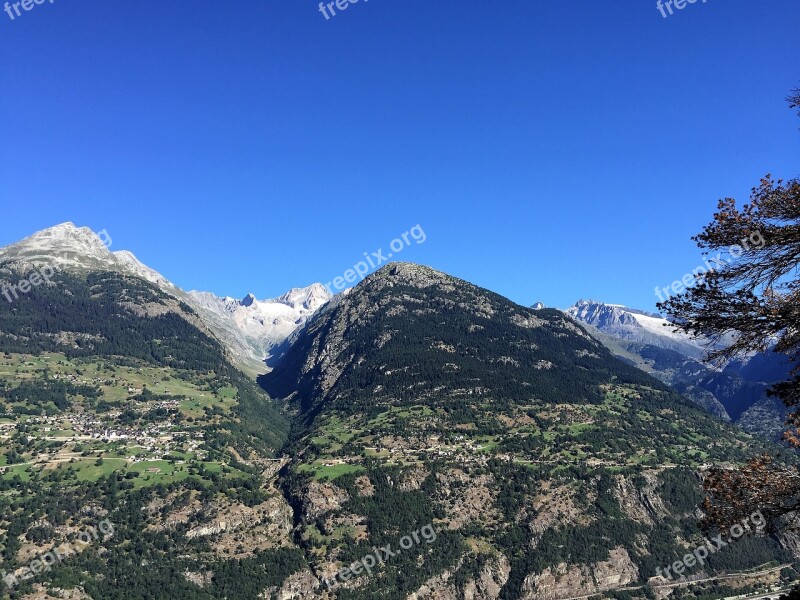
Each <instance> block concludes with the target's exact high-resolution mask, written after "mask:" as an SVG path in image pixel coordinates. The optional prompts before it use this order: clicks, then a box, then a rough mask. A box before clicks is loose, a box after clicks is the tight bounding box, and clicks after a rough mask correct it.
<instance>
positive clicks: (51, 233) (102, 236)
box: [0, 222, 332, 373]
mask: <svg viewBox="0 0 800 600" xmlns="http://www.w3.org/2000/svg"><path fill="white" fill-rule="evenodd" d="M111 244H112V240H111V237H110V236H109V235H108V234H107V233H106V232H105V231H101V232H100V233H99V234H97V233H95V232H93V231H92V230H91V229H89V228H88V227H76V226H75V225H74V224H73V223H71V222H67V223H62V224H61V225H56V226H55V227H50V228H49V229H45V230H42V231H39V232H37V233H34V234H33V235H31V236H29V237H27V238H25V239H23V240H21V241H19V242H16V243H14V244H11V245H9V246H6V247H4V248H0V263H12V264H14V263H16V264H29V265H34V266H37V267H38V266H42V265H51V266H53V267H55V268H56V269H65V270H68V271H79V272H85V271H94V270H104V271H114V272H117V273H123V274H125V275H131V276H134V277H139V278H141V279H144V280H146V281H149V282H150V283H153V284H155V285H156V286H158V287H159V288H160V289H161V290H162V291H164V292H165V293H167V294H170V295H171V296H174V297H176V298H177V299H179V300H181V301H184V302H186V303H187V304H188V305H189V306H191V307H192V308H193V309H194V310H195V311H196V312H197V314H198V315H199V317H200V319H202V321H203V322H204V323H205V325H206V327H207V328H208V330H209V331H210V332H211V333H213V334H214V335H215V336H216V337H217V338H218V339H219V340H220V341H221V342H222V343H223V345H225V347H226V348H227V349H228V351H229V352H230V353H231V354H232V356H233V358H234V359H235V360H237V362H238V363H239V365H240V366H241V367H242V368H244V369H245V370H247V371H249V372H251V373H256V372H263V371H264V370H266V368H267V367H266V365H265V362H266V361H267V360H268V359H270V358H271V357H273V352H272V350H273V349H274V348H276V347H277V346H280V345H283V344H284V343H285V342H286V340H287V339H288V338H289V336H291V335H292V334H293V333H294V332H295V331H296V330H297V329H298V328H300V327H302V326H303V324H304V323H305V322H306V321H307V320H308V319H309V318H310V317H311V316H312V315H313V314H314V313H315V312H316V311H317V310H318V309H319V308H320V307H321V306H323V305H325V304H326V303H327V302H328V301H329V300H330V299H331V298H332V295H331V294H330V293H329V292H328V291H327V290H326V289H325V287H323V286H322V285H321V284H318V283H317V284H314V285H311V286H308V287H305V288H295V289H292V290H289V291H288V292H286V293H285V294H283V295H282V296H280V297H278V298H275V299H272V300H257V299H256V297H255V296H253V295H252V294H249V295H248V296H246V297H245V298H244V299H243V300H235V299H233V298H219V297H217V296H215V295H214V294H211V293H209V292H196V291H193V292H189V293H186V292H184V291H183V290H182V289H180V288H179V287H178V286H176V285H175V284H173V283H172V282H171V281H170V280H168V279H167V278H166V277H164V276H163V275H162V274H161V273H159V272H158V271H155V270H154V269H151V268H150V267H148V266H147V265H145V264H143V263H142V262H141V261H140V260H139V259H137V258H136V256H135V255H134V254H133V253H132V252H129V251H127V250H118V251H116V252H112V251H111V250H109V246H111Z"/></svg>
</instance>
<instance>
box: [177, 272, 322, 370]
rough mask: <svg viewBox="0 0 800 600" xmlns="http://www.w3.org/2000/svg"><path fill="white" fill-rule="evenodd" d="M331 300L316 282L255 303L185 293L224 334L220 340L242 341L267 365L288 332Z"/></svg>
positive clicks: (276, 356) (279, 351) (249, 297)
mask: <svg viewBox="0 0 800 600" xmlns="http://www.w3.org/2000/svg"><path fill="white" fill-rule="evenodd" d="M332 297H333V295H332V294H331V293H330V292H328V290H326V289H325V287H324V286H322V285H321V284H319V283H316V284H313V285H311V286H308V287H305V288H295V289H292V290H290V291H288V292H286V293H285V294H283V295H282V296H280V297H278V298H275V299H272V300H257V299H256V298H255V296H253V295H252V294H248V295H247V296H246V297H245V298H244V299H242V300H235V299H233V298H230V297H226V298H219V297H217V296H215V295H214V294H211V293H209V292H197V291H191V292H189V294H188V298H189V303H190V304H191V305H192V306H193V307H195V308H196V309H198V310H199V311H200V312H201V314H203V315H205V316H206V318H207V319H208V320H209V322H212V323H215V325H216V329H217V330H218V331H225V335H223V337H224V338H227V339H239V340H244V342H245V343H246V344H247V346H248V347H250V348H251V349H252V354H253V356H255V357H256V358H258V359H260V361H262V362H264V363H266V364H267V365H268V366H269V365H272V364H275V363H276V362H277V360H278V359H279V358H280V356H281V354H282V348H283V346H284V343H285V342H286V340H287V339H288V338H289V337H290V336H291V335H292V333H294V332H295V331H296V330H297V329H298V328H300V327H302V326H303V325H304V324H305V322H306V321H307V320H308V318H309V317H311V316H312V315H313V314H314V313H315V312H316V311H317V310H318V309H319V308H320V307H321V306H323V305H324V304H325V303H327V302H328V301H330V299H331V298H332Z"/></svg>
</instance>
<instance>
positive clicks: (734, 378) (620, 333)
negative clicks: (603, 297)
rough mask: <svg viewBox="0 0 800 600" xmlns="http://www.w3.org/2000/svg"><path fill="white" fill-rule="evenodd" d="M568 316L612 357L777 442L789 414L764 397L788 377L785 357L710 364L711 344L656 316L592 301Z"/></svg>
mask: <svg viewBox="0 0 800 600" xmlns="http://www.w3.org/2000/svg"><path fill="white" fill-rule="evenodd" d="M566 312H567V314H569V315H570V316H572V317H573V318H575V319H576V320H578V321H580V322H581V323H582V324H583V325H584V326H585V327H586V329H587V331H588V332H589V333H591V334H592V336H593V337H595V338H597V339H598V340H599V341H601V342H602V343H603V344H604V345H605V346H606V347H607V348H608V349H609V350H610V351H611V352H612V353H613V354H615V355H616V356H618V357H620V358H622V359H623V360H625V361H627V362H629V363H631V364H633V365H635V366H636V367H638V368H640V369H642V370H644V371H647V372H648V373H650V374H652V375H653V376H654V377H656V378H658V379H659V380H661V381H663V382H664V383H667V384H668V385H670V386H672V387H673V389H675V390H676V391H678V392H679V393H681V394H683V395H685V396H686V397H688V398H690V399H691V400H692V401H694V402H695V403H696V404H697V405H698V406H701V407H702V408H704V409H706V410H707V411H708V412H710V413H711V414H713V415H716V416H718V417H721V418H723V419H727V420H731V421H733V422H735V423H736V424H737V425H739V426H740V427H742V428H743V429H744V430H745V431H748V432H750V433H754V434H757V435H759V437H762V438H763V439H767V440H770V441H777V440H779V439H780V437H781V434H782V433H783V431H784V430H785V427H784V422H785V419H786V415H787V410H786V407H785V406H783V405H782V404H781V402H780V401H779V400H777V399H775V398H772V397H769V396H768V395H767V389H768V388H769V387H770V386H771V385H772V384H773V383H775V382H777V381H782V380H785V379H787V378H788V375H789V371H790V370H791V367H790V365H789V363H788V361H787V359H786V357H785V356H783V355H781V354H778V353H775V352H767V353H756V354H753V355H752V356H748V357H746V358H744V359H740V360H735V361H731V362H729V363H728V364H723V365H710V364H708V363H706V362H703V359H704V358H705V356H706V355H707V353H708V351H709V350H711V349H713V348H714V346H713V345H711V344H709V342H708V341H707V340H702V339H693V338H690V337H688V336H687V335H686V334H684V333H681V332H676V331H675V330H674V328H672V327H670V324H669V322H668V321H667V320H666V319H664V318H662V317H660V316H658V315H652V314H648V313H646V312H644V311H640V310H636V309H632V308H627V307H624V306H619V305H615V304H604V303H602V302H596V301H591V300H580V301H578V302H577V303H575V304H574V305H573V306H571V307H570V308H569V309H567V311H566ZM723 343H724V342H723Z"/></svg>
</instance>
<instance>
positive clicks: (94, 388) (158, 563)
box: [0, 260, 305, 600]
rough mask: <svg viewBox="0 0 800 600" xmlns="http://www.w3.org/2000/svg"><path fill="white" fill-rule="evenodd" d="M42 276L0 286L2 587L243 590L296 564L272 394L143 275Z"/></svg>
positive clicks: (201, 594)
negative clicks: (2, 296) (0, 292)
mask: <svg viewBox="0 0 800 600" xmlns="http://www.w3.org/2000/svg"><path fill="white" fill-rule="evenodd" d="M35 272H36V271H35V270H34V269H33V267H31V266H30V265H26V264H25V263H24V262H20V261H18V260H15V261H14V262H13V263H4V264H0V284H2V285H3V286H8V285H13V284H16V283H18V282H19V281H23V280H25V279H30V278H31V277H32V276H33V274H34V273H35ZM48 275H49V277H48V279H47V281H46V283H40V284H39V285H34V286H32V287H31V288H30V289H29V290H28V291H27V292H25V293H19V294H18V297H16V298H13V302H7V301H6V300H2V301H0V571H2V573H3V575H2V577H3V581H2V582H1V583H2V585H3V589H2V594H3V597H12V598H39V597H42V596H41V595H40V594H42V593H44V590H45V589H47V590H50V592H51V593H52V594H61V592H59V590H71V591H69V592H63V593H65V594H68V597H70V598H94V599H97V600H99V599H104V600H105V599H115V598H119V599H121V598H130V599H133V598H136V599H141V598H165V599H166V598H185V599H201V598H203V599H212V598H223V597H228V598H255V597H256V596H257V595H258V594H259V593H261V592H263V591H264V590H265V589H268V588H269V587H270V586H272V587H275V586H280V585H282V584H283V582H284V580H285V579H286V578H287V577H288V576H290V575H291V574H292V573H294V572H296V571H298V570H299V569H301V568H303V567H304V565H305V559H304V556H303V553H302V552H301V551H300V550H299V549H298V548H297V547H296V546H295V545H294V544H293V543H292V541H291V539H290V536H289V530H290V528H291V524H292V516H291V509H290V508H289V506H288V505H287V504H286V502H285V501H284V499H283V497H282V495H281V494H280V492H279V490H278V489H277V488H275V487H274V485H273V481H274V473H275V471H276V470H277V469H278V468H279V465H280V462H276V461H279V459H276V458H274V457H275V456H276V454H277V453H278V451H279V450H280V448H281V447H282V445H283V444H284V441H285V439H286V435H287V432H288V420H287V418H286V416H285V413H284V411H283V409H282V407H281V406H279V405H277V404H275V402H273V401H272V400H271V399H270V398H269V397H268V396H267V395H266V394H265V393H264V392H263V391H262V390H261V389H260V388H259V387H258V386H257V385H256V383H255V382H254V381H253V380H252V379H251V378H249V377H247V376H245V375H244V374H242V373H241V372H240V371H238V370H237V369H236V368H235V367H234V366H233V365H232V364H231V363H230V361H229V358H228V357H227V355H226V352H225V350H224V349H223V347H222V346H221V345H220V343H219V342H218V341H217V340H216V339H214V338H213V337H211V336H210V335H209V333H208V332H207V331H206V330H204V329H203V325H202V322H201V320H200V319H199V318H198V316H197V314H196V313H195V312H194V311H193V310H192V309H191V308H190V307H189V306H188V305H186V304H185V303H182V302H180V301H178V300H177V299H176V298H174V297H173V296H171V295H169V294H166V293H164V292H163V291H161V290H160V289H159V288H158V287H156V286H155V285H153V284H151V283H149V282H147V281H145V280H143V279H140V278H137V277H133V276H127V275H123V274H120V273H118V272H114V271H86V270H83V269H81V270H73V269H69V270H67V269H60V270H58V271H55V272H53V273H52V274H49V273H48ZM99 523H103V526H102V527H103V532H104V533H108V532H109V531H110V532H111V535H102V536H97V534H96V532H97V531H98V524H99ZM89 532H93V533H92V534H91V535H90V534H89ZM84 538H86V539H88V540H90V541H89V542H88V543H86V544H84V543H83V542H82V540H84ZM56 549H58V551H59V552H61V554H55V555H54V554H53V552H54V550H56ZM54 556H56V557H59V558H58V559H55V560H54V559H53V557H54ZM48 557H49V564H48V568H47V569H46V570H44V571H43V570H42V564H47V563H48ZM43 561H44V562H43ZM265 565H268V568H265Z"/></svg>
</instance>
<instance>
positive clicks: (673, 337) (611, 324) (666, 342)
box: [566, 300, 708, 358]
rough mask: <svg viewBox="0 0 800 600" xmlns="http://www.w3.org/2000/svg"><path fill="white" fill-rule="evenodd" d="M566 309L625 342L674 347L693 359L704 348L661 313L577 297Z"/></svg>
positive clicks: (702, 344)
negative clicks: (576, 300) (677, 329)
mask: <svg viewBox="0 0 800 600" xmlns="http://www.w3.org/2000/svg"><path fill="white" fill-rule="evenodd" d="M566 312H567V314H568V315H570V316H571V317H572V318H574V319H576V320H578V321H582V322H584V323H588V324H589V325H592V326H594V327H596V328H597V329H599V330H600V331H602V332H603V333H605V334H608V335H610V336H612V337H614V338H616V339H620V340H624V341H626V342H636V343H641V344H648V345H652V346H656V347H658V348H666V349H668V350H675V351H677V352H680V353H681V354H683V355H684V356H689V357H692V358H701V357H702V356H703V355H704V354H705V352H706V350H707V346H708V342H707V341H705V340H698V339H695V338H692V337H690V336H689V335H687V334H685V333H683V332H678V331H675V330H674V329H673V328H672V327H671V323H670V322H669V321H667V320H666V319H664V318H663V317H661V316H660V315H654V314H651V313H647V312H645V311H640V310H635V309H630V308H626V307H624V306H621V305H618V304H603V303H602V302H596V301H594V300H579V301H578V302H576V303H575V304H574V305H572V306H571V307H569V308H568V309H567V311H566Z"/></svg>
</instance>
